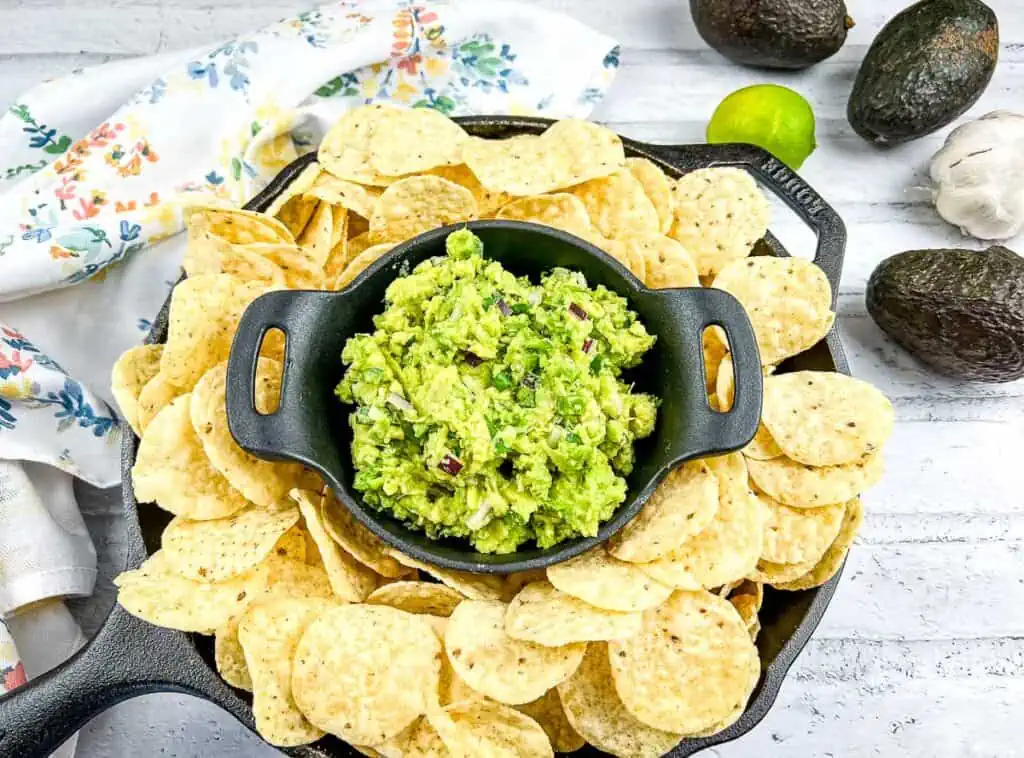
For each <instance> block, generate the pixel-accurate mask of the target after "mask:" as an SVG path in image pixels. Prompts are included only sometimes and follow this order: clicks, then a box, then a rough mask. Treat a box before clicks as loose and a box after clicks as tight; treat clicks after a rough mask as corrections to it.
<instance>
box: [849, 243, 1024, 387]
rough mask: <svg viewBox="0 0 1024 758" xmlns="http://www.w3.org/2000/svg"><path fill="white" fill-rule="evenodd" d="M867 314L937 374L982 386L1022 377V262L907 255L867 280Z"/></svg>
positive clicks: (1006, 254) (946, 253)
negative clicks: (986, 383)
mask: <svg viewBox="0 0 1024 758" xmlns="http://www.w3.org/2000/svg"><path fill="white" fill-rule="evenodd" d="M867 308H868V313H870V314H871V317H872V318H873V319H874V320H875V322H876V323H877V324H878V325H879V326H880V327H881V328H882V330H883V331H884V332H885V333H886V334H888V335H889V336H890V337H892V338H893V340H895V341H896V342H897V343H899V344H900V345H902V346H903V347H904V348H906V349H907V350H908V351H909V352H910V353H911V354H912V355H914V356H915V357H917V358H918V359H919V360H921V361H923V362H924V363H927V364H928V365H929V366H931V367H932V368H934V369H935V370H936V371H938V372H939V373H941V374H946V375H947V376H952V377H955V378H957V379H966V380H969V381H979V382H1010V381H1013V380H1014V379H1020V378H1021V377H1022V376H1024V258H1021V257H1020V256H1019V255H1017V254H1016V253H1015V252H1013V251H1012V250H1009V249H1007V248H1005V247H1001V246H995V247H990V248H989V249H988V250H984V251H976V250H958V249H948V250H910V251H908V252H906V253H900V254H899V255H894V256H893V257H891V258H888V259H886V260H884V261H882V263H881V264H879V266H878V268H876V269H875V270H874V272H873V273H872V274H871V279H870V280H869V281H868V291H867Z"/></svg>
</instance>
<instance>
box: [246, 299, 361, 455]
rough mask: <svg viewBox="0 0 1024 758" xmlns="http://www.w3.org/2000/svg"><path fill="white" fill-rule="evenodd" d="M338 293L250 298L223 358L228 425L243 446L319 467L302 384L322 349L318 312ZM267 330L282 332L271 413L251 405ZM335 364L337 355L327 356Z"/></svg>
mask: <svg viewBox="0 0 1024 758" xmlns="http://www.w3.org/2000/svg"><path fill="white" fill-rule="evenodd" d="M344 297H346V295H345V293H342V292H313V291H303V290H279V291H276V292H268V293H267V294H265V295H262V296H260V297H258V298H256V300H254V301H253V302H252V303H251V304H250V305H249V307H248V309H246V311H245V313H244V314H243V315H242V320H241V321H240V323H239V325H238V331H237V332H235V339H234V342H233V343H232V345H231V354H230V356H229V358H228V376H227V390H228V391H227V412H228V428H229V429H230V430H231V436H232V437H234V438H235V442H237V443H238V445H239V446H240V447H241V448H242V449H243V450H245V451H247V452H249V453H252V454H253V455H255V456H258V457H260V458H265V459H268V460H278V461H284V460H290V461H299V462H301V463H304V464H306V465H308V466H313V467H316V468H319V463H318V462H317V461H316V460H315V459H316V458H317V450H316V449H315V448H314V446H313V444H312V437H313V435H312V434H311V430H310V429H309V428H307V424H306V423H305V420H306V419H307V416H308V415H309V414H308V413H307V412H306V411H307V410H308V408H306V407H304V406H306V405H308V404H309V403H310V402H312V399H311V398H308V397H306V395H307V393H306V391H305V388H306V387H308V386H309V383H310V380H311V378H312V377H313V376H314V375H315V374H316V373H317V371H318V367H317V362H316V360H314V356H315V355H316V354H317V352H318V351H320V350H323V345H324V342H325V340H324V336H323V335H322V334H321V333H320V332H321V331H322V330H323V326H322V317H323V312H324V310H325V309H326V308H327V306H328V303H329V302H330V301H332V300H336V299H338V298H344ZM271 329H280V330H281V331H282V332H283V333H284V335H285V356H284V376H283V377H282V380H281V400H280V403H279V405H278V408H277V410H276V411H275V412H274V413H270V414H262V413H259V412H257V410H256V400H255V388H256V367H257V361H258V359H259V351H260V346H261V345H262V343H263V338H264V336H266V334H267V332H269V331H270V330H271ZM332 359H333V360H334V361H335V362H336V363H337V364H338V365H340V361H341V356H340V350H339V355H337V356H332Z"/></svg>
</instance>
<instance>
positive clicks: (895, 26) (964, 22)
mask: <svg viewBox="0 0 1024 758" xmlns="http://www.w3.org/2000/svg"><path fill="white" fill-rule="evenodd" d="M998 58H999V25H998V22H997V20H996V14H995V13H993V11H992V9H991V8H989V7H988V6H987V5H985V3H983V2H981V0H922V2H919V3H917V4H915V5H912V6H910V7H909V8H907V9H906V10H904V11H903V12H902V13H900V14H899V15H897V16H896V17H894V18H893V19H892V20H891V21H890V22H889V23H888V24H886V25H885V27H884V28H883V29H882V31H880V32H879V33H878V36H877V37H875V41H874V42H873V43H871V47H870V49H869V50H868V53H867V55H866V56H865V57H864V61H863V62H862V63H861V66H860V71H859V72H858V73H857V80H856V82H855V83H854V85H853V92H852V93H851V95H850V102H849V105H848V107H847V118H849V120H850V125H851V126H852V127H853V129H854V131H856V132H857V134H859V135H860V136H861V137H863V138H864V139H866V140H868V141H870V142H874V143H876V144H880V145H892V144H897V143H900V142H906V141H908V140H912V139H917V138H918V137H923V136H925V135H926V134H931V133H932V132H934V131H936V130H938V129H941V128H942V127H943V126H946V125H947V124H949V123H950V122H952V121H953V120H955V119H956V118H957V117H959V116H960V115H961V114H963V113H964V112H965V111H966V110H967V109H968V108H970V107H971V106H972V105H974V103H975V102H976V101H977V100H978V98H979V97H981V93H982V92H984V91H985V88H986V87H987V86H988V83H989V81H990V80H991V79H992V72H993V71H995V68H996V61H997V60H998Z"/></svg>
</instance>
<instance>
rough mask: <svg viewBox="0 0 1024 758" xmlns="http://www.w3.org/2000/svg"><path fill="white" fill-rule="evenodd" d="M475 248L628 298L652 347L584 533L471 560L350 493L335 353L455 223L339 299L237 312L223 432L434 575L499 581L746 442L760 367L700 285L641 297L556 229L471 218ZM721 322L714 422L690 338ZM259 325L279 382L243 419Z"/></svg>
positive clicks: (318, 295) (540, 562) (436, 251)
mask: <svg viewBox="0 0 1024 758" xmlns="http://www.w3.org/2000/svg"><path fill="white" fill-rule="evenodd" d="M459 226H460V227H461V226H468V227H469V228H470V229H472V230H473V232H475V233H476V234H477V235H478V236H479V237H480V238H481V240H483V243H484V256H485V257H487V258H490V259H492V260H497V261H499V262H500V263H501V264H502V265H503V266H504V267H505V268H506V269H507V270H509V271H511V272H512V273H513V274H516V275H517V276H523V275H525V276H529V277H530V278H531V279H532V280H533V281H538V280H539V276H540V274H541V273H542V272H544V271H548V270H550V269H551V268H554V267H556V266H562V267H565V268H569V269H572V270H575V271H579V272H581V273H582V274H583V275H584V276H586V278H587V283H588V284H590V285H591V286H597V285H599V284H603V285H604V286H606V287H608V289H610V290H612V291H614V292H617V293H618V294H620V295H622V296H623V297H625V298H626V299H627V300H628V301H629V305H630V307H631V308H632V309H633V310H635V311H636V312H637V314H638V315H639V316H640V320H641V321H643V323H644V324H645V325H646V326H647V328H648V330H649V331H651V332H652V333H654V334H656V335H657V336H658V341H657V343H656V344H655V345H654V348H653V349H652V350H651V351H650V352H649V353H647V354H646V355H645V356H644V360H643V363H642V364H641V365H640V366H639V367H638V368H636V369H634V370H633V371H631V372H630V374H629V378H630V380H632V381H633V383H634V384H635V385H636V387H637V389H638V390H639V391H641V392H649V393H651V394H653V395H656V396H657V397H660V398H661V399H662V405H661V407H660V408H659V409H658V424H657V427H656V428H655V430H654V434H653V435H652V436H651V437H649V438H647V439H645V440H642V441H640V442H639V443H638V444H637V446H636V468H635V469H634V471H633V473H632V474H631V475H630V476H629V477H628V479H627V482H628V484H629V492H628V494H627V495H626V500H625V502H624V503H623V504H622V505H620V506H619V508H618V509H617V510H616V511H615V514H614V515H613V516H612V518H611V519H609V520H608V521H606V522H605V523H604V524H602V525H601V529H600V531H599V532H598V534H597V536H596V537H589V538H579V539H574V540H568V541H566V542H563V543H561V544H559V545H556V546H555V547H552V548H549V549H547V550H542V549H540V548H537V547H532V548H526V549H521V550H518V551H516V552H515V553H508V554H506V555H487V554H484V553H478V552H476V551H474V550H473V549H472V548H471V547H470V546H469V545H468V544H466V543H465V542H463V541H461V540H458V541H457V540H445V541H443V542H437V541H434V540H431V539H429V538H428V537H427V536H426V535H425V534H423V533H422V532H419V531H416V530H413V529H409V528H407V527H406V526H404V525H403V524H402V523H401V522H399V521H398V520H396V519H394V518H392V517H391V516H390V515H388V514H384V513H381V512H379V511H376V510H374V509H373V508H370V507H368V506H367V505H366V504H364V503H363V500H362V498H361V497H360V495H359V493H358V492H356V490H355V489H353V487H352V480H353V477H354V476H355V471H354V470H353V467H352V460H351V456H350V455H349V450H350V449H351V444H352V430H351V427H350V426H349V423H348V416H349V414H350V413H351V412H352V408H351V407H346V406H343V405H342V404H341V403H340V402H339V401H338V398H337V397H335V395H334V388H335V387H336V386H337V385H338V382H339V381H341V378H342V375H343V370H342V366H341V361H340V359H339V356H340V355H341V350H342V348H343V347H344V345H345V343H346V342H347V341H348V339H349V338H350V337H352V336H353V335H355V334H359V333H366V332H372V331H373V321H372V319H373V316H375V315H376V314H378V313H380V312H381V310H382V306H381V303H382V302H383V300H384V291H385V290H386V289H387V287H388V285H389V284H391V282H393V281H394V280H395V279H396V278H398V277H399V276H401V275H402V272H407V271H409V270H411V269H412V268H414V267H415V266H416V265H418V264H419V263H421V262H423V261H425V260H426V259H427V258H433V257H436V256H443V255H444V250H445V248H444V245H445V238H446V237H447V236H448V234H449V233H450V232H452V231H454V230H455V229H456V228H458V227H454V226H453V227H446V228H443V229H436V230H433V231H430V232H427V233H426V234H423V235H420V236H419V237H416V238H415V239H413V240H410V241H409V242H406V243H404V244H401V245H398V246H397V247H396V248H395V249H394V250H391V251H389V252H388V254H387V255H385V256H384V257H382V258H381V259H380V260H378V261H376V262H375V263H374V264H373V265H372V266H371V267H369V268H368V269H367V270H366V271H364V272H363V273H362V274H360V276H359V277H358V278H357V279H356V280H355V281H354V282H353V283H352V285H351V286H350V287H348V288H347V289H345V290H343V291H342V292H308V291H306V292H303V291H294V290H291V291H289V290H285V291H280V292H271V293H269V294H267V295H263V296H262V297H260V298H257V299H256V301H255V302H253V304H252V305H250V306H249V308H248V310H246V312H245V315H244V316H243V317H242V321H241V323H240V324H239V327H238V331H237V332H236V335H235V341H234V344H233V345H232V347H231V360H230V361H229V363H228V382H227V387H228V396H227V404H228V423H229V425H230V427H231V434H232V435H233V436H234V438H235V441H236V442H238V444H239V445H241V447H242V448H243V449H245V450H247V451H249V452H250V453H252V454H253V455H257V456H259V457H261V458H272V459H275V460H294V461H299V462H300V463H303V464H305V465H307V466H309V467H311V468H313V469H315V470H316V471H318V472H319V473H320V474H322V475H323V476H324V478H325V479H326V480H327V482H328V484H330V486H331V489H332V490H333V491H334V493H335V495H336V496H337V497H338V499H339V500H340V501H341V502H342V503H344V505H345V507H347V508H348V509H349V510H350V511H352V513H353V514H354V515H355V516H356V517H357V518H358V519H359V520H360V521H361V522H362V523H363V524H365V525H366V526H367V527H368V528H369V529H370V530H371V531H373V532H374V533H375V534H376V535H377V536H378V537H380V538H381V539H383V540H385V541H386V542H389V543H390V544H391V545H393V546H394V547H397V548H398V549H400V550H401V551H402V552H404V553H407V554H409V555H412V556H414V557H416V558H419V559H420V560H423V561H427V562H429V563H433V564H436V565H439V566H444V567H445V568H453V569H461V570H463V571H480V572H489V573H490V572H495V573H497V572H505V573H508V572H511V571H526V570H528V569H536V568H543V567H545V566H550V565H551V564H553V563H558V562H560V561H564V560H567V559H568V558H571V557H572V556H574V555H578V554H579V553H582V552H583V551H584V550H587V549H589V548H591V547H593V546H594V545H596V544H598V543H600V542H604V541H605V540H607V539H608V538H609V537H611V536H612V535H613V534H615V532H617V531H618V530H619V529H620V528H622V527H623V526H624V525H625V524H626V523H627V522H628V521H629V520H630V519H632V518H633V516H635V515H636V513H637V512H638V511H639V510H640V508H641V507H643V504H644V503H645V502H646V500H647V498H648V497H649V496H650V494H651V492H653V491H654V488H655V487H656V486H657V485H658V483H659V482H660V481H661V480H662V479H663V478H664V477H665V475H666V474H667V473H668V472H669V471H670V470H672V468H673V467H674V466H676V465H677V464H678V463H680V462H681V461H684V460H690V459H692V458H699V457H701V456H705V455H717V454H721V453H726V452H731V451H733V450H738V449H739V448H741V447H743V446H744V445H746V444H747V443H748V442H750V439H751V438H752V437H753V436H754V433H755V432H756V431H757V423H758V420H759V419H760V416H761V361H760V356H759V355H758V352H757V342H756V341H755V339H754V331H753V329H752V328H751V326H750V321H749V320H748V319H747V316H746V313H745V312H744V311H743V306H742V305H740V304H739V301H738V300H736V298H734V297H733V296H732V295H730V294H728V293H727V292H723V291H722V290H714V289H701V288H694V289H679V290H650V289H647V288H646V287H644V286H643V284H642V283H641V282H640V281H638V280H637V279H636V278H635V277H634V276H633V275H632V274H630V273H629V271H627V270H626V268H625V267H624V266H623V265H622V264H620V263H619V262H617V261H615V260H614V259H612V258H611V257H610V256H608V255H606V254H605V253H603V252H601V251H600V250H598V249H597V248H595V247H593V246H592V245H589V244H587V243H585V242H583V241H582V240H580V239H578V238H576V237H573V236H572V235H570V234H566V233H565V232H561V231H559V230H557V229H550V228H548V227H543V226H537V225H535V224H524V223H520V222H516V221H475V222H472V223H470V224H468V225H466V224H460V225H459ZM712 325H717V326H721V327H722V328H723V329H724V330H725V333H726V335H727V336H728V338H729V344H730V345H731V346H732V348H733V350H732V355H733V361H734V363H735V374H736V379H735V384H736V397H735V400H734V401H733V407H732V409H731V410H730V411H729V412H728V413H718V412H717V411H713V410H711V408H710V406H709V405H708V402H707V395H706V391H705V389H704V372H703V363H704V361H703V352H702V349H701V334H702V333H703V332H704V329H705V328H707V327H709V326H712ZM272 328H277V329H280V330H281V331H282V332H284V333H285V335H286V336H287V356H286V359H285V367H286V368H285V376H284V381H283V386H282V390H281V402H280V407H279V409H278V410H277V412H276V413H274V414H271V415H266V416H265V415H262V414H259V413H257V412H256V407H255V401H254V399H253V387H254V385H255V382H256V378H255V377H256V361H257V358H258V357H259V348H260V344H261V343H262V341H263V337H264V335H265V334H266V333H267V332H268V331H269V330H270V329H272Z"/></svg>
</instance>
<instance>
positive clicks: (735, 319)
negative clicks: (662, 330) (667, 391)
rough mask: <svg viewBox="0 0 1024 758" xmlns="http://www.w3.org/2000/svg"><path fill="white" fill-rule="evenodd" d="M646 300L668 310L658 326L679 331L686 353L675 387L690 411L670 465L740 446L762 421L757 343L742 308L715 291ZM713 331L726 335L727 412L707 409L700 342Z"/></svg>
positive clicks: (668, 293) (659, 294)
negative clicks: (729, 369)
mask: <svg viewBox="0 0 1024 758" xmlns="http://www.w3.org/2000/svg"><path fill="white" fill-rule="evenodd" d="M650 296H651V297H656V298H659V299H660V300H662V301H663V303H664V306H665V310H666V311H667V314H666V321H665V322H663V324H667V323H671V324H672V325H673V326H675V327H676V328H679V329H682V330H684V334H683V339H682V344H684V345H687V346H688V348H689V350H690V355H689V356H687V359H686V361H685V363H684V368H683V370H684V371H686V372H689V373H690V376H688V377H686V379H685V381H682V382H680V384H679V391H680V392H683V393H684V394H685V395H688V397H685V398H684V401H685V402H684V407H686V408H689V409H690V411H689V416H688V417H687V418H686V420H685V423H684V424H683V425H682V432H681V434H679V436H678V438H677V439H676V440H675V441H674V442H673V445H672V449H671V451H670V454H669V458H670V460H671V461H673V464H674V463H676V462H679V461H683V460H689V459H690V458H693V457H694V456H696V455H702V454H709V455H714V454H716V453H724V452H727V451H731V450H738V449H739V448H741V447H744V446H745V445H746V444H747V443H748V442H750V440H751V438H752V437H753V436H754V434H755V432H756V431H757V425H758V422H759V421H760V420H761V391H762V386H761V385H762V379H761V355H760V353H759V352H758V349H757V339H756V338H755V336H754V329H753V327H752V326H751V324H750V320H749V319H748V318H747V314H746V312H745V311H744V310H743V306H742V305H740V302H739V301H738V300H737V299H736V298H734V297H733V296H732V295H730V294H729V293H728V292H723V291H722V290H716V289H694V288H689V289H677V290H653V291H651V294H650ZM712 326H718V327H721V328H722V329H723V330H724V331H725V335H726V337H727V339H728V341H729V342H728V344H729V349H730V354H731V357H732V360H733V386H734V397H733V402H732V406H731V408H730V409H729V410H728V411H716V410H714V409H713V408H711V406H710V405H709V404H708V400H707V394H706V390H705V386H706V385H705V373H706V371H707V367H706V366H704V351H703V348H702V337H703V334H704V330H705V329H707V328H709V327H712ZM673 369H674V370H678V369H679V367H678V366H674V367H673Z"/></svg>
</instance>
